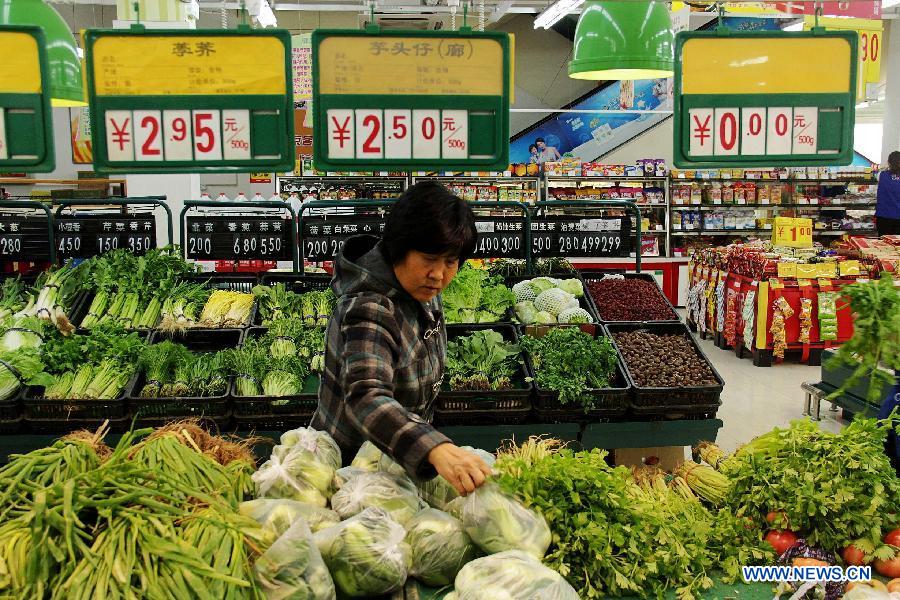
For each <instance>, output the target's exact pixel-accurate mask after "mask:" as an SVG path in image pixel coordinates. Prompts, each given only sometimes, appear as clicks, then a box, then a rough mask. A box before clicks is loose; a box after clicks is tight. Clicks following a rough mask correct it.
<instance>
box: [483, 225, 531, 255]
mask: <svg viewBox="0 0 900 600" xmlns="http://www.w3.org/2000/svg"><path fill="white" fill-rule="evenodd" d="M475 227H476V229H478V241H477V243H476V244H475V255H474V257H475V258H525V219H524V218H522V217H477V218H476V221H475Z"/></svg>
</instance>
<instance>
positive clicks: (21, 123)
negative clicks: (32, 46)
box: [0, 25, 56, 173]
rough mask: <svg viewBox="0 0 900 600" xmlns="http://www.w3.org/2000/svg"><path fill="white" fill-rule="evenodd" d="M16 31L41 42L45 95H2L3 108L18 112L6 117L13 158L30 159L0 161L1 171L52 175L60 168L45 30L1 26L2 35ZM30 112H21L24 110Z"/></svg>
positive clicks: (42, 79) (42, 91)
mask: <svg viewBox="0 0 900 600" xmlns="http://www.w3.org/2000/svg"><path fill="white" fill-rule="evenodd" d="M4 32H15V33H24V34H26V35H30V36H31V37H33V38H34V39H35V41H36V42H37V47H38V60H39V62H40V68H41V93H40V94H21V93H3V92H0V108H2V109H16V110H17V112H15V113H13V114H9V112H7V111H6V110H4V111H3V112H2V113H0V119H4V118H5V130H6V136H5V137H6V140H7V145H8V146H9V149H10V152H9V154H10V155H24V156H27V157H28V158H7V159H0V170H3V171H22V172H25V173H49V172H51V171H53V170H54V169H55V168H56V150H55V147H54V143H53V110H52V109H51V105H50V95H51V94H50V63H49V60H48V58H47V43H46V36H45V35H44V30H43V29H41V28H40V27H37V26H31V25H0V33H4ZM23 110H24V111H29V112H20V111H23Z"/></svg>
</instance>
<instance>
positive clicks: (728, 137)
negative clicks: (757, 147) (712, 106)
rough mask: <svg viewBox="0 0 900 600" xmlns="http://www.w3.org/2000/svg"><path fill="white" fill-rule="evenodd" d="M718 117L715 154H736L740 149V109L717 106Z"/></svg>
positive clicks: (716, 114)
mask: <svg viewBox="0 0 900 600" xmlns="http://www.w3.org/2000/svg"><path fill="white" fill-rule="evenodd" d="M715 117H716V142H715V145H714V150H713V152H714V154H715V155H716V156H735V155H737V154H738V150H739V148H740V147H739V144H738V141H739V134H740V109H739V108H717V109H716V112H715Z"/></svg>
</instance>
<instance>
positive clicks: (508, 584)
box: [444, 550, 579, 600]
mask: <svg viewBox="0 0 900 600" xmlns="http://www.w3.org/2000/svg"><path fill="white" fill-rule="evenodd" d="M488 598H490V599H494V598H496V599H497V600H501V599H502V600H513V599H516V598H542V599H543V598H546V599H548V600H551V599H552V600H579V596H578V594H577V593H576V592H575V590H574V589H573V588H572V586H570V585H569V584H568V583H566V581H565V580H564V579H563V578H562V577H560V576H559V575H558V574H557V573H554V572H553V571H552V570H551V569H548V568H547V567H545V566H544V565H542V564H541V562H540V561H539V560H537V559H535V558H534V557H533V556H531V555H529V554H527V553H525V552H520V551H518V550H508V551H506V552H500V553H497V554H493V555H491V556H485V557H484V558H479V559H477V560H474V561H472V562H470V563H469V564H467V565H466V566H465V567H463V568H462V570H461V571H460V572H459V575H458V576H457V578H456V589H455V591H454V592H453V593H451V594H448V595H447V596H445V598H444V600H485V599H488Z"/></svg>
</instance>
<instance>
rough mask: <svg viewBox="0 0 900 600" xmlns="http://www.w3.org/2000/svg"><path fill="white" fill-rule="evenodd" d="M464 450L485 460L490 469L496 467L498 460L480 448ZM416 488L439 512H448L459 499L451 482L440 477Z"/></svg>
mask: <svg viewBox="0 0 900 600" xmlns="http://www.w3.org/2000/svg"><path fill="white" fill-rule="evenodd" d="M462 449H463V450H468V451H469V452H471V453H472V454H474V455H475V456H477V457H478V458H480V459H481V460H483V461H484V462H485V463H487V465H488V466H489V467H493V466H494V462H495V461H496V459H495V458H494V455H493V454H491V453H490V452H486V451H484V450H481V449H480V448H473V447H472V446H463V447H462ZM416 487H417V488H418V489H419V495H420V496H422V500H424V501H425V502H427V503H428V504H429V506H431V507H433V508H436V509H438V510H443V511H446V510H447V506H448V505H449V504H450V503H451V502H452V501H453V500H455V499H457V498H459V497H460V495H459V492H457V491H456V488H455V487H453V486H452V485H450V482H449V481H447V480H446V479H444V478H443V477H441V476H440V475H438V476H437V477H435V478H434V479H429V480H428V481H423V482H420V483H419V484H418V485H416Z"/></svg>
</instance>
